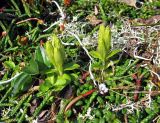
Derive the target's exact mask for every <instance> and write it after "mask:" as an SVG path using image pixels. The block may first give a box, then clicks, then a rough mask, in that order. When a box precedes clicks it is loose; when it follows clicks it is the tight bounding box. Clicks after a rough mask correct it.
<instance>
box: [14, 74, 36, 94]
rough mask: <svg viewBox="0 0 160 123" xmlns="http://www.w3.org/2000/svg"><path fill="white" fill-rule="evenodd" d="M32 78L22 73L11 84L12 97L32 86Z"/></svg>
mask: <svg viewBox="0 0 160 123" xmlns="http://www.w3.org/2000/svg"><path fill="white" fill-rule="evenodd" d="M32 84H33V83H32V77H31V75H29V74H27V73H22V74H21V75H19V76H18V77H17V78H16V79H15V80H14V81H12V82H11V86H12V87H13V91H12V93H13V96H16V95H17V94H19V93H21V92H24V91H26V90H28V89H29V88H30V87H31V85H32Z"/></svg>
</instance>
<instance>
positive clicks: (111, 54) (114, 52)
mask: <svg viewBox="0 0 160 123" xmlns="http://www.w3.org/2000/svg"><path fill="white" fill-rule="evenodd" d="M120 51H121V50H120V49H115V50H112V51H111V52H110V53H109V54H108V55H107V57H106V61H107V60H108V59H109V58H111V57H113V56H114V55H116V54H117V53H119V52H120Z"/></svg>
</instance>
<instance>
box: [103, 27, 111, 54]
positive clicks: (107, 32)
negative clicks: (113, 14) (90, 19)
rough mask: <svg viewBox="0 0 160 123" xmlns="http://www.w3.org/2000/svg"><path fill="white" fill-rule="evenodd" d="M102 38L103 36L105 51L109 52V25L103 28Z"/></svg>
mask: <svg viewBox="0 0 160 123" xmlns="http://www.w3.org/2000/svg"><path fill="white" fill-rule="evenodd" d="M103 38H104V39H103V40H104V44H105V48H106V52H109V51H110V49H111V30H110V28H109V27H106V28H105V32H104V35H103Z"/></svg>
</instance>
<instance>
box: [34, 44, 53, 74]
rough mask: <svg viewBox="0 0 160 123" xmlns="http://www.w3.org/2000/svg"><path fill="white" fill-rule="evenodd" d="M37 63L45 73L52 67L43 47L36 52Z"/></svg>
mask: <svg viewBox="0 0 160 123" xmlns="http://www.w3.org/2000/svg"><path fill="white" fill-rule="evenodd" d="M35 61H36V62H37V63H38V66H39V71H40V72H44V70H46V69H48V68H50V67H51V64H50V62H49V59H48V57H47V55H46V53H45V49H44V48H43V47H41V46H39V47H38V48H37V49H36V51H35Z"/></svg>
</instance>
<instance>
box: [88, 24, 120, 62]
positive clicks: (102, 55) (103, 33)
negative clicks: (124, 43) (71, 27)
mask: <svg viewBox="0 0 160 123" xmlns="http://www.w3.org/2000/svg"><path fill="white" fill-rule="evenodd" d="M118 52H120V50H119V49H116V50H112V51H111V30H110V28H109V27H105V26H104V25H100V28H99V34H98V47H97V50H96V51H91V52H90V54H91V55H92V56H93V57H94V58H98V59H100V60H101V61H102V63H103V64H105V63H106V62H107V61H108V60H109V59H110V58H111V57H112V56H114V55H115V54H117V53H118Z"/></svg>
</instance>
